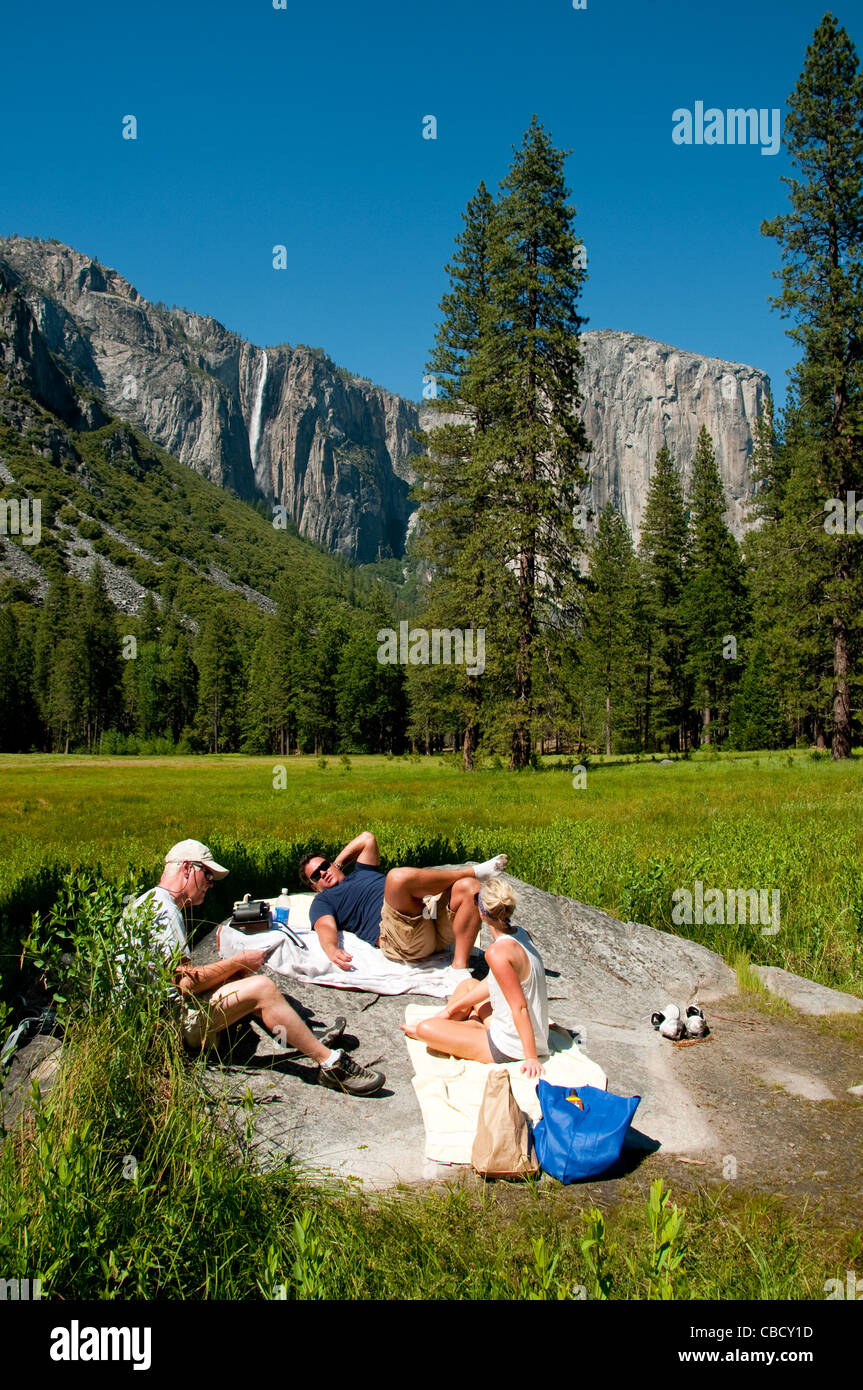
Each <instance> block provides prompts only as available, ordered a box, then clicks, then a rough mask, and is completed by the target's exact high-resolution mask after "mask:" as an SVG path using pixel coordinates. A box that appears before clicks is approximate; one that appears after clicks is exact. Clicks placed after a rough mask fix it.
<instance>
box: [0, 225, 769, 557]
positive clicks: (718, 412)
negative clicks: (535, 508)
mask: <svg viewBox="0 0 863 1390" xmlns="http://www.w3.org/2000/svg"><path fill="white" fill-rule="evenodd" d="M0 274H4V275H5V278H6V279H7V280H9V281H13V282H14V283H15V285H16V288H17V291H18V293H19V294H20V295H21V296H22V297H23V298H24V299H25V300H26V303H27V305H28V307H29V310H30V313H31V314H32V318H33V320H34V322H35V323H36V324H37V325H38V329H39V334H40V336H41V338H42V339H43V340H44V344H45V345H46V346H47V348H48V349H49V352H50V354H54V355H55V356H56V357H57V359H58V360H59V361H61V362H62V363H63V365H64V367H65V368H66V369H67V370H68V372H69V373H70V375H71V376H72V378H73V380H74V381H75V382H76V384H78V385H79V386H80V387H82V388H83V389H85V390H88V391H89V392H91V393H95V395H96V396H98V397H99V398H101V399H102V400H103V401H104V403H105V405H106V407H107V408H108V409H109V410H110V411H111V413H112V414H116V415H118V416H120V417H121V418H124V419H126V420H128V421H129V422H130V423H132V424H134V425H136V426H138V428H140V429H141V430H143V432H144V433H145V434H147V435H148V436H149V437H150V438H151V439H152V440H153V441H154V442H155V443H157V444H159V445H160V446H161V447H162V448H164V449H166V450H168V451H169V452H170V453H171V454H172V455H174V456H175V457H176V458H178V459H179V460H180V461H181V462H183V463H185V464H187V465H188V466H189V467H191V468H193V469H195V470H196V471H197V472H198V473H201V474H203V475H204V476H205V477H207V478H208V479H210V480H211V481H213V482H215V483H218V484H219V485H221V486H223V487H228V488H230V489H231V490H232V491H234V492H235V493H237V495H238V496H240V497H241V498H244V499H246V500H250V501H251V500H254V499H256V498H261V499H263V500H264V501H265V502H266V503H267V504H268V505H273V506H275V505H276V504H279V505H281V506H282V507H284V508H285V511H286V513H287V516H288V517H290V518H291V519H292V520H293V521H294V522H295V523H296V525H297V527H298V528H299V531H300V533H301V534H302V535H304V536H307V537H309V538H310V539H312V540H314V541H316V542H318V543H319V544H321V545H323V546H325V547H326V548H327V549H328V550H330V551H333V552H336V553H339V554H341V555H343V556H344V557H346V558H348V559H350V560H353V561H356V562H360V563H365V562H368V561H370V560H374V559H376V558H377V557H378V556H379V555H386V554H390V553H392V554H395V555H399V554H401V553H402V551H403V548H404V541H405V536H406V532H407V528H408V523H409V518H410V513H411V503H410V500H409V496H408V491H409V487H410V485H411V483H412V482H413V481H414V480H415V476H416V475H415V472H414V468H413V466H412V459H413V458H414V457H415V455H416V454H417V453H418V452H419V449H420V445H419V444H418V442H417V441H416V440H415V439H414V438H413V432H414V431H416V430H419V429H421V428H423V427H425V426H426V425H428V424H429V423H430V422H433V420H434V412H433V411H431V410H429V409H428V407H425V408H424V407H422V406H418V405H417V404H416V403H414V402H412V401H408V400H406V399H404V398H403V397H400V396H398V395H395V394H394V393H392V392H389V391H386V390H384V389H383V388H382V387H379V386H375V385H373V384H372V383H371V382H369V381H366V380H364V379H363V378H359V377H354V376H351V375H350V374H349V373H348V372H346V371H344V370H343V369H342V368H339V367H338V366H336V364H335V363H333V362H332V361H331V360H330V359H329V358H328V357H327V356H326V355H325V354H324V353H323V352H322V351H321V350H319V349H312V348H308V347H304V346H297V347H292V346H290V345H288V344H282V345H279V346H277V347H268V348H259V347H255V346H253V345H252V344H250V343H248V342H246V341H245V340H244V339H242V338H241V337H239V335H237V334H236V333H233V332H231V331H230V330H229V329H227V328H225V327H224V326H223V325H222V324H220V323H218V322H217V321H216V320H215V319H213V318H209V317H207V316H204V315H199V314H196V313H190V312H188V311H186V310H180V309H167V308H166V307H165V306H163V305H154V304H152V303H150V302H149V301H148V300H146V299H144V298H143V297H142V296H141V295H140V294H139V293H138V291H137V290H136V289H135V288H134V286H133V285H131V284H130V283H129V282H128V281H127V280H125V279H124V278H123V277H122V275H120V274H118V273H117V272H116V271H113V270H110V269H107V268H105V267H103V266H101V265H100V264H99V263H98V262H97V261H95V260H93V259H92V258H90V257H87V256H85V255H83V254H81V253H80V252H78V251H75V250H73V249H72V248H70V247H68V246H65V245H63V244H62V243H60V242H56V241H39V240H36V239H33V238H22V237H12V238H6V239H0ZM582 352H583V358H584V365H583V371H582V378H581V389H582V396H583V400H582V404H581V407H580V413H581V415H582V417H583V419H584V422H585V425H586V428H587V432H588V436H589V438H590V439H591V440H592V442H593V451H592V453H591V455H590V456H589V458H588V459H587V460H586V461H585V463H586V468H587V472H588V475H589V478H590V488H589V491H588V495H587V497H586V498H585V499H584V500H587V501H588V502H589V503H590V505H591V506H592V507H593V509H594V510H597V511H598V510H599V509H601V507H602V506H604V504H605V502H606V501H608V500H611V501H612V502H613V503H614V504H615V505H616V506H617V507H618V508H619V510H620V511H621V512H622V513H623V515H624V517H625V518H626V520H627V522H628V524H629V526H630V528H631V529H632V530H633V532H634V534H635V535H636V536H637V534H638V530H639V526H640V522H641V516H642V512H643V508H644V503H645V500H646V495H647V487H648V483H649V477H650V470H651V468H652V465H653V462H654V459H655V457H656V454H657V452H658V450H659V448H660V447H661V446H662V444H663V442H665V443H667V444H668V445H669V447H670V448H671V450H672V452H673V453H674V454H675V456H676V457H677V459H678V461H679V463H680V465H681V468H682V471H683V475H684V479H686V478H687V477H688V473H689V470H690V469H691V463H692V458H693V457H694V452H695V441H696V439H697V436H698V431H699V429H700V428H701V425H702V424H704V425H706V426H707V428H708V430H709V431H710V433H711V435H712V436H713V440H714V445H715V448H716V453H717V459H718V462H719V468H720V473H721V476H722V478H723V482H724V485H725V490H726V496H727V500H728V521H729V524H730V525H731V526H732V529H733V530H734V531H735V532H736V534H738V535H740V534H741V532H742V529H743V527H744V524H745V506H746V499H747V497H748V496H749V495H750V493H751V486H752V485H751V481H750V478H749V471H748V464H749V458H750V455H751V452H752V447H753V433H754V427H755V422H756V420H757V418H758V415H759V414H760V413H761V412H762V410H763V409H764V405H765V401H766V394H767V391H768V387H769V383H768V380H767V377H766V376H765V374H764V373H763V372H760V371H758V370H757V369H756V368H753V367H747V366H744V365H741V364H738V363H728V362H722V361H719V360H718V359H715V358H708V357H700V356H698V355H697V354H694V353H690V352H685V351H682V350H680V349H677V348H673V347H670V346H667V345H665V344H662V343H657V342H654V341H653V340H651V339H647V338H643V337H640V336H638V335H636V334H632V333H625V332H618V331H613V330H599V331H597V332H590V333H585V334H584V335H583V337H582ZM50 367H51V363H50V356H49V357H48V361H47V362H46V363H45V364H44V372H45V373H46V374H48V375H50Z"/></svg>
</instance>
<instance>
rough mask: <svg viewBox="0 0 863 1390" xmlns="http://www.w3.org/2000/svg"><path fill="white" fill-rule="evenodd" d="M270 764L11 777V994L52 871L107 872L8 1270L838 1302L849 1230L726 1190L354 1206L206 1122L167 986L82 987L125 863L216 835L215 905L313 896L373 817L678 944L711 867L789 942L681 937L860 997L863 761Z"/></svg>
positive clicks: (7, 870)
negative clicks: (768, 895) (576, 765)
mask: <svg viewBox="0 0 863 1390" xmlns="http://www.w3.org/2000/svg"><path fill="white" fill-rule="evenodd" d="M275 766H276V764H275V763H274V761H273V760H271V759H249V758H241V757H226V758H207V759H193V758H189V759H173V758H172V759H164V760H157V759H152V760H151V759H140V760H128V759H123V760H120V759H115V760H111V759H84V758H67V759H65V758H59V757H53V758H52V757H41V756H32V757H7V758H3V759H0V866H2V867H0V907H2V918H3V924H4V925H3V931H4V936H5V944H4V945H3V954H2V959H3V962H4V963H5V964H8V970H7V972H6V975H7V978H6V986H7V989H8V990H9V992H10V994H11V993H13V992H14V989H15V987H16V984H17V979H18V977H17V975H16V972H17V961H18V953H19V951H20V945H19V943H20V940H21V937H22V935H23V933H24V932H25V931H26V929H27V925H28V920H29V913H30V912H31V911H32V910H33V909H35V908H40V909H47V908H48V907H49V905H50V904H51V903H52V902H53V900H54V899H55V897H56V896H57V888H58V886H59V883H60V878H61V876H62V874H63V872H64V870H66V869H68V868H77V869H82V868H85V867H89V868H94V867H95V866H97V865H98V866H100V868H101V878H102V879H104V880H107V881H108V883H107V884H102V885H101V886H100V885H99V882H98V879H96V880H90V881H87V882H85V883H82V884H81V885H79V887H78V889H77V890H76V891H77V893H78V900H77V901H78V907H77V909H76V910H75V911H74V912H72V914H71V916H70V918H69V920H70V922H71V923H73V924H77V935H76V938H75V939H76V940H77V942H78V956H79V957H81V958H82V963H83V973H82V970H79V971H77V972H74V971H71V970H70V967H69V966H68V964H67V965H66V966H64V967H62V968H63V970H64V971H65V973H66V974H68V975H69V985H70V986H71V988H67V989H66V990H65V991H64V992H65V993H66V994H68V995H69V998H68V1000H67V1001H66V1003H65V1005H64V1021H65V1023H66V1026H67V1031H66V1036H65V1041H64V1047H63V1053H62V1065H61V1070H60V1075H59V1078H58V1081H57V1084H56V1085H55V1086H54V1088H53V1089H52V1090H51V1092H50V1093H49V1094H48V1096H47V1097H46V1098H44V1099H41V1100H38V1099H37V1100H35V1102H34V1104H33V1106H32V1107H31V1109H30V1111H29V1113H28V1114H27V1115H26V1116H25V1118H24V1120H23V1121H22V1123H21V1124H20V1125H19V1127H18V1128H17V1129H16V1130H15V1131H13V1133H12V1134H10V1135H9V1136H8V1137H7V1139H6V1140H5V1142H4V1143H3V1145H2V1149H0V1268H2V1269H3V1270H4V1275H5V1277H7V1278H15V1277H18V1278H28V1277H29V1278H31V1279H32V1278H41V1279H42V1281H43V1289H44V1293H45V1296H47V1297H61V1298H65V1299H69V1298H95V1299H115V1298H116V1299H125V1298H130V1297H131V1298H145V1299H149V1298H168V1299H199V1298H222V1299H247V1298H262V1299H272V1298H277V1299H280V1298H288V1299H323V1298H335V1299H370V1298H374V1299H404V1298H417V1299H420V1298H422V1299H430V1298H434V1299H519V1300H525V1299H527V1300H534V1299H571V1298H574V1297H582V1296H585V1297H587V1298H589V1299H595V1298H610V1299H634V1298H635V1299H668V1298H675V1299H719V1298H722V1299H729V1298H731V1299H734V1298H740V1299H767V1298H789V1299H807V1298H809V1299H821V1298H823V1296H824V1289H825V1280H827V1279H828V1278H833V1277H836V1278H839V1279H840V1280H841V1279H844V1275H845V1271H846V1270H847V1269H850V1268H854V1267H856V1266H857V1265H859V1260H860V1257H861V1253H863V1246H861V1243H860V1237H859V1233H857V1234H855V1233H854V1231H853V1230H851V1229H849V1227H848V1224H847V1222H846V1221H845V1220H844V1219H843V1218H842V1217H840V1216H839V1215H836V1216H835V1217H828V1216H827V1215H826V1214H824V1215H822V1214H819V1212H818V1211H815V1210H810V1209H809V1207H808V1205H807V1204H806V1203H803V1204H801V1203H800V1202H798V1201H797V1200H796V1199H795V1200H793V1201H792V1200H790V1199H788V1200H785V1199H783V1198H780V1197H770V1196H760V1195H757V1194H752V1193H747V1192H744V1191H738V1190H734V1191H732V1190H731V1189H730V1188H723V1187H721V1186H716V1185H706V1186H698V1187H697V1188H696V1189H695V1190H694V1191H692V1190H690V1191H688V1192H687V1193H685V1194H682V1193H680V1192H674V1193H669V1192H668V1189H667V1188H665V1187H664V1186H663V1184H662V1183H661V1182H660V1181H659V1180H658V1179H656V1180H654V1182H653V1183H652V1184H651V1185H650V1187H649V1190H648V1182H647V1179H646V1178H644V1179H642V1178H641V1177H640V1175H631V1177H630V1178H629V1179H627V1180H624V1181H623V1182H622V1183H621V1185H620V1187H619V1188H617V1189H616V1192H615V1198H614V1200H613V1201H612V1204H611V1206H609V1207H606V1209H605V1210H604V1211H600V1210H599V1209H598V1208H597V1207H596V1206H594V1205H592V1203H593V1202H594V1201H595V1200H596V1198H595V1196H594V1195H592V1194H591V1192H590V1190H589V1189H585V1190H581V1189H578V1190H573V1189H561V1188H560V1187H559V1186H558V1185H557V1184H553V1183H545V1182H544V1183H542V1184H541V1185H537V1184H535V1183H528V1184H525V1185H515V1186H513V1185H510V1184H496V1185H489V1186H486V1187H484V1188H467V1189H455V1190H453V1189H449V1190H447V1191H445V1192H438V1191H430V1192H425V1193H406V1192H397V1193H393V1194H386V1195H380V1194H376V1195H375V1194H373V1195H364V1194H362V1193H361V1192H358V1191H356V1190H354V1189H353V1188H352V1187H350V1186H347V1185H341V1186H340V1185H332V1184H331V1185H327V1184H322V1183H318V1182H310V1181H309V1180H308V1179H307V1178H305V1177H303V1176H302V1175H300V1174H299V1173H298V1172H296V1171H295V1170H294V1169H293V1168H292V1167H291V1166H290V1164H286V1165H284V1166H283V1167H282V1168H280V1169H278V1170H276V1171H272V1172H268V1173H267V1174H266V1176H263V1175H261V1174H259V1173H258V1172H257V1171H256V1170H255V1168H254V1165H253V1163H252V1161H251V1158H250V1154H251V1136H252V1124H253V1109H254V1106H253V1103H252V1101H251V1097H250V1098H249V1106H248V1111H247V1113H243V1112H242V1110H239V1111H238V1110H237V1108H234V1109H233V1110H232V1111H231V1112H225V1113H223V1112H222V1111H221V1110H214V1109H213V1106H212V1103H211V1102H210V1101H209V1100H208V1097H207V1095H206V1092H205V1090H204V1088H203V1085H202V1081H203V1069H204V1063H203V1061H197V1062H195V1063H191V1062H190V1061H189V1059H187V1058H185V1057H184V1056H183V1053H182V1049H181V1046H180V1044H179V1040H178V1039H177V1037H176V1035H175V1033H174V1030H173V1029H172V1028H171V1027H170V1026H166V1017H165V1003H164V999H163V998H162V996H161V995H159V997H158V998H157V997H156V994H155V993H148V991H147V990H146V989H144V990H142V991H141V992H140V993H138V992H131V993H130V995H129V996H128V997H127V1000H126V1002H125V1003H124V1005H123V1006H122V1007H121V1008H117V1009H113V1008H112V1009H111V1010H108V1011H107V1012H101V1013H100V1012H99V1011H98V1010H97V1009H95V1008H92V1009H90V1010H87V1009H82V1008H81V1007H80V1001H79V1000H77V1001H76V998H74V997H73V994H74V991H75V990H79V991H80V989H81V988H84V990H85V993H86V989H87V979H86V975H87V962H88V960H90V959H91V956H89V955H88V952H91V953H93V952H95V953H94V954H92V960H93V962H94V965H93V969H94V970H97V969H101V970H104V969H105V962H106V960H107V957H105V955H104V953H102V954H101V955H100V954H99V953H98V951H95V946H96V945H97V944H98V940H99V939H100V936H101V935H104V936H105V938H106V939H107V938H108V937H109V936H110V933H111V930H112V924H114V923H116V918H117V905H118V903H119V899H120V894H121V892H122V891H123V889H122V887H120V886H114V887H110V886H108V885H110V884H114V885H120V884H121V881H122V880H123V879H124V876H125V874H126V872H127V871H128V870H129V869H130V868H131V869H132V871H133V874H134V876H135V878H136V880H137V881H138V882H139V883H140V885H141V886H142V887H143V886H145V885H146V884H148V883H152V882H154V881H155V877H156V876H157V874H158V872H159V863H160V860H161V857H162V855H163V854H164V851H165V849H166V848H167V847H168V846H169V845H170V844H171V843H172V842H173V841H175V840H177V839H179V838H181V837H185V836H187V835H194V836H198V837H200V838H203V839H205V840H207V841H208V842H209V843H210V844H211V846H212V848H213V850H214V851H215V853H216V855H217V856H218V857H219V858H221V859H223V860H224V862H226V863H227V864H228V865H229V866H230V868H231V870H232V873H231V877H230V879H229V880H228V883H229V884H230V885H231V887H230V889H229V888H227V886H225V888H224V895H223V896H224V902H226V901H227V900H228V899H229V898H230V897H231V896H233V894H234V893H240V892H242V891H244V890H245V889H251V890H253V891H272V890H274V889H277V888H279V887H281V886H282V883H283V882H285V883H287V884H288V886H290V887H294V886H296V877H295V876H296V867H297V862H298V859H299V855H300V854H301V853H302V851H303V849H304V848H305V847H307V846H311V845H319V846H320V847H321V848H322V849H324V850H325V851H335V850H336V849H337V848H339V847H340V845H341V844H342V843H344V842H345V841H346V840H347V839H349V838H350V837H351V836H352V835H353V834H355V833H356V832H357V831H358V830H359V829H362V828H365V827H370V828H373V829H374V830H375V831H376V833H377V834H378V836H379V839H380V842H381V846H382V849H383V852H384V855H385V857H386V860H387V862H388V863H395V862H410V861H414V862H422V861H424V862H426V863H432V862H440V861H441V860H444V859H450V860H460V859H463V858H468V857H478V856H480V855H482V856H486V855H488V854H490V853H492V852H494V851H499V850H504V851H506V852H507V853H508V854H509V855H510V862H511V868H512V870H513V872H514V873H515V874H516V875H518V876H519V877H522V878H524V879H526V880H528V881H529V882H532V883H535V884H537V885H539V886H540V887H542V888H544V889H547V890H549V891H554V892H566V893H568V894H572V895H574V896H576V897H578V898H581V899H582V900H584V901H587V902H592V903H596V904H597V905H599V906H601V907H605V908H607V909H608V910H609V911H611V912H614V913H617V914H618V915H619V916H621V917H624V918H629V917H632V918H636V919H638V920H641V921H646V922H652V923H653V924H654V925H656V926H658V927H663V928H666V929H673V928H672V924H671V920H670V913H671V893H672V891H673V889H674V887H682V886H690V887H691V885H692V883H693V882H694V880H695V878H697V877H700V878H701V879H702V880H703V881H704V882H705V884H707V885H712V886H722V887H730V886H739V887H778V888H779V889H780V891H781V894H782V929H781V931H780V933H779V934H778V935H777V936H775V937H771V938H763V937H761V936H760V935H759V934H758V930H757V928H754V929H748V931H747V929H739V928H738V929H732V928H729V929H719V928H714V929H710V928H707V927H701V928H698V927H696V926H691V927H688V928H687V927H682V928H680V930H682V931H684V932H686V934H688V935H691V936H693V937H695V938H696V939H701V940H706V941H708V944H711V945H714V946H716V947H717V949H720V950H723V951H724V953H725V954H726V957H727V958H728V959H729V960H730V961H731V962H733V963H734V965H735V966H736V968H737V969H738V970H739V972H740V973H741V977H742V978H744V980H745V978H746V972H747V966H748V961H749V959H750V958H751V957H754V958H756V959H759V960H763V961H771V960H772V961H774V962H775V963H777V964H786V965H788V966H790V967H791V968H792V969H798V970H801V971H803V972H804V973H806V974H809V975H814V976H815V977H816V978H821V979H824V980H826V981H828V982H829V983H833V984H838V985H840V986H841V987H844V988H855V987H856V989H857V992H858V993H859V992H863V991H861V980H860V966H861V956H863V952H861V951H860V950H859V949H858V948H859V944H860V928H861V901H860V893H859V886H858V885H859V881H860V868H861V833H863V832H861V823H863V817H861V815H860V809H861V807H860V797H861V777H860V765H859V763H858V762H854V763H851V764H849V765H845V766H842V765H839V766H833V765H832V764H831V763H829V762H827V761H826V760H817V761H813V760H812V759H810V758H808V757H804V756H793V757H789V756H788V755H780V756H772V757H766V756H761V757H737V758H732V757H727V758H725V757H722V758H703V759H699V758H695V759H692V760H691V761H685V762H679V763H676V764H675V765H674V766H673V767H665V768H663V767H659V766H658V765H654V764H652V763H646V762H641V763H638V762H623V761H618V762H611V763H608V764H604V763H602V762H591V765H590V767H589V770H588V774H587V785H586V787H585V788H584V789H578V790H576V789H575V788H574V787H573V785H572V775H571V771H570V769H569V768H568V767H564V768H561V769H556V768H551V767H547V768H545V769H544V770H541V771H531V772H526V773H523V774H518V775H514V774H510V773H508V772H506V771H504V770H503V769H499V770H493V769H488V770H485V771H481V772H479V773H477V774H475V775H472V776H465V775H464V774H463V773H461V771H460V770H459V769H458V767H457V765H456V763H455V762H454V761H453V760H447V759H432V760H424V761H422V762H419V761H415V760H411V759H404V760H402V759H386V758H363V759H354V760H352V761H351V762H350V763H349V764H346V763H345V762H343V761H342V760H340V759H331V760H329V761H328V762H327V763H326V765H325V766H321V765H319V763H318V762H317V761H316V760H314V759H309V758H305V759H291V760H290V761H289V763H288V764H287V785H286V787H285V788H284V789H283V790H278V791H277V790H274V787H273V774H274V768H275ZM210 896H212V895H210ZM224 902H222V901H220V900H219V899H218V898H215V899H214V901H213V903H212V904H209V902H208V911H209V912H210V913H211V914H213V915H214V916H218V915H219V914H220V912H221V910H222V908H223V906H224ZM527 925H529V923H528V924H527ZM88 933H89V935H88ZM85 942H88V943H89V945H87V946H85V944H84V943H85ZM54 946H55V950H54V955H55V956H57V957H58V959H60V961H61V965H62V960H63V959H66V958H65V957H60V955H59V953H60V950H61V947H62V946H63V943H57V942H54ZM99 962H100V963H99ZM94 978H95V976H94ZM76 980H77V984H76V983H75V981H76ZM154 989H155V987H154ZM89 997H90V999H91V1001H92V1000H93V999H95V998H96V994H95V992H94V993H91V995H90V996H89ZM0 1004H2V997H0ZM0 1013H2V1007H0ZM130 1155H131V1156H134V1158H135V1169H134V1172H130V1170H129V1163H128V1160H129V1156H130ZM675 1206H678V1207H679V1208H680V1210H678V1211H675ZM684 1208H685V1210H684Z"/></svg>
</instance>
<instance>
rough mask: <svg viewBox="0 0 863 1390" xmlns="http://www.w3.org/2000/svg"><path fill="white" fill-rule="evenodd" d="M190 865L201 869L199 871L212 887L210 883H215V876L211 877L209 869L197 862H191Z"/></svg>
mask: <svg viewBox="0 0 863 1390" xmlns="http://www.w3.org/2000/svg"><path fill="white" fill-rule="evenodd" d="M192 867H193V868H194V869H200V870H201V873H202V874H203V875H204V878H205V879H206V880H207V882H208V883H209V884H210V886H211V887H212V885H213V884H214V883H215V881H216V880H215V878H214V877H213V875H212V874H211V873H210V870H209V869H208V868H207V867H206V866H205V865H204V864H198V863H197V862H196V863H195V864H193V865H192Z"/></svg>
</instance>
